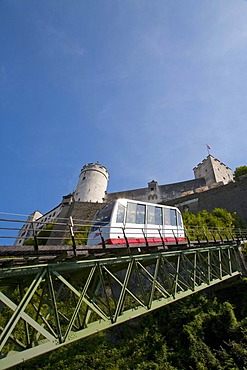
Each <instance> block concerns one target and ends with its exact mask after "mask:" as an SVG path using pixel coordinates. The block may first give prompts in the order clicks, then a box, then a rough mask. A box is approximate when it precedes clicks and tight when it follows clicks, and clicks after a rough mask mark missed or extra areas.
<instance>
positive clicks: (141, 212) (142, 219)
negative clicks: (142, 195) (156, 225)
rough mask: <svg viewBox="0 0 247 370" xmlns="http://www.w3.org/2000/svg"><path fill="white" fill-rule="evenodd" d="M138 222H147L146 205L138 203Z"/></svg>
mask: <svg viewBox="0 0 247 370" xmlns="http://www.w3.org/2000/svg"><path fill="white" fill-rule="evenodd" d="M136 223H137V224H144V223H145V205H144V204H137V207H136Z"/></svg>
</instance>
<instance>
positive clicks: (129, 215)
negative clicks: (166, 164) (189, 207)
mask: <svg viewBox="0 0 247 370" xmlns="http://www.w3.org/2000/svg"><path fill="white" fill-rule="evenodd" d="M126 238H127V240H128V243H130V244H139V243H140V244H141V243H147V242H148V243H161V242H162V239H163V242H165V243H169V242H175V241H176V242H184V241H185V232H184V226H183V219H182V215H181V213H180V211H179V209H178V208H176V207H171V206H165V205H160V204H154V203H146V202H141V201H135V200H130V199H117V200H116V201H114V202H112V203H110V204H107V205H105V206H104V207H103V208H102V209H101V210H99V211H98V212H97V213H96V215H95V217H94V219H93V222H92V226H91V229H90V232H89V235H88V241H87V244H88V245H97V244H102V240H104V243H105V244H124V243H126Z"/></svg>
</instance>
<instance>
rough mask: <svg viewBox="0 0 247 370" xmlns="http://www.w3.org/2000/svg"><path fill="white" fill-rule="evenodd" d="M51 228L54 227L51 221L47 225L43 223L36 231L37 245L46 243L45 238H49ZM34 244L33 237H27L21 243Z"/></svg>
mask: <svg viewBox="0 0 247 370" xmlns="http://www.w3.org/2000/svg"><path fill="white" fill-rule="evenodd" d="M53 228H54V223H53V222H51V223H49V224H48V225H45V226H44V227H43V229H42V230H41V231H40V232H38V234H37V240H38V244H39V245H45V244H46V243H47V240H48V239H49V237H50V234H51V232H52V230H53ZM34 244H35V241H34V238H30V239H27V240H26V241H25V242H24V243H23V245H34Z"/></svg>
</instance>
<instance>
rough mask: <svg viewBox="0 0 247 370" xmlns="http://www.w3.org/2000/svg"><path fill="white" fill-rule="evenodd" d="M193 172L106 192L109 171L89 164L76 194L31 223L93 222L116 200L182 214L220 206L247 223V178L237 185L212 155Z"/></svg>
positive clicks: (36, 214)
mask: <svg viewBox="0 0 247 370" xmlns="http://www.w3.org/2000/svg"><path fill="white" fill-rule="evenodd" d="M193 171H194V176H195V178H194V179H193V180H188V181H182V182H178V183H174V184H167V185H159V184H158V183H157V181H155V180H152V181H150V182H149V183H148V184H147V187H145V188H141V189H133V190H125V191H120V192H115V193H107V185H108V180H109V173H108V171H107V169H106V168H105V167H104V166H102V165H101V164H100V163H98V162H97V163H89V164H87V165H84V166H83V168H82V170H81V173H80V175H79V180H78V184H77V187H76V189H75V191H73V192H72V193H71V194H68V195H66V196H64V197H63V199H62V202H61V203H60V204H59V205H58V206H56V207H55V208H53V209H52V210H50V211H49V212H47V213H46V214H44V215H42V214H41V213H40V212H39V211H36V212H34V213H32V214H31V215H30V216H29V218H28V221H31V222H35V223H36V225H37V229H42V228H43V226H44V224H47V223H49V222H51V221H53V220H55V219H58V218H59V219H64V218H69V217H70V216H72V217H73V218H75V219H78V220H88V221H89V222H90V221H91V220H92V217H93V216H94V214H95V212H96V211H97V210H98V209H100V208H102V206H103V204H104V203H110V202H112V201H113V200H115V199H117V198H127V199H134V200H140V201H147V202H152V203H160V204H169V205H175V206H177V207H179V208H180V210H181V211H182V212H184V211H191V212H197V211H199V210H202V209H206V210H208V211H212V210H213V209H214V208H216V207H221V208H225V209H226V210H227V211H229V212H236V213H237V215H238V216H239V217H240V218H242V219H243V220H247V196H246V195H247V179H246V178H245V179H243V180H242V181H240V182H238V183H236V182H234V179H233V174H232V171H231V169H230V168H229V167H228V166H226V165H225V164H224V163H222V162H221V161H219V160H218V159H217V158H214V157H213V156H212V155H210V154H209V155H208V156H207V157H206V158H205V159H204V160H203V161H202V162H201V163H199V164H198V165H197V166H196V167H195V168H194V169H193ZM29 225H30V224H25V225H23V227H22V229H21V230H20V232H19V234H18V237H17V239H16V241H15V245H18V246H20V245H22V244H23V241H24V239H25V238H28V237H29V236H31V233H30V230H29Z"/></svg>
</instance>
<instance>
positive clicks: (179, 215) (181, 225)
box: [177, 212, 183, 227]
mask: <svg viewBox="0 0 247 370" xmlns="http://www.w3.org/2000/svg"><path fill="white" fill-rule="evenodd" d="M177 216H178V226H180V227H183V219H182V216H181V213H179V212H177Z"/></svg>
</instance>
